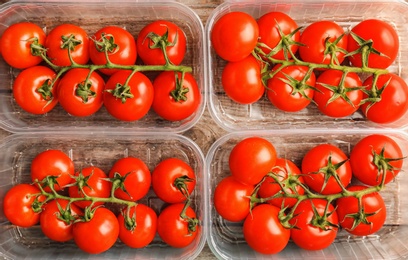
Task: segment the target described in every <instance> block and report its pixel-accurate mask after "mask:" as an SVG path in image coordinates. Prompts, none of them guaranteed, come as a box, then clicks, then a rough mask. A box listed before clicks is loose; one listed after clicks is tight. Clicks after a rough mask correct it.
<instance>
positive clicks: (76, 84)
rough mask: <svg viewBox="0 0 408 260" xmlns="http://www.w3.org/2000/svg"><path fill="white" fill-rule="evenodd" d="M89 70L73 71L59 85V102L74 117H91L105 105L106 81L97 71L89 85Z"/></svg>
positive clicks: (91, 77) (93, 73) (92, 75)
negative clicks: (104, 91)
mask: <svg viewBox="0 0 408 260" xmlns="http://www.w3.org/2000/svg"><path fill="white" fill-rule="evenodd" d="M89 73H90V70H89V69H71V70H69V71H68V72H67V73H66V74H65V75H64V77H63V78H62V79H61V80H60V82H59V84H58V97H59V99H58V101H59V103H60V105H61V106H62V107H63V108H64V110H65V111H67V112H68V113H69V114H71V115H73V116H81V117H82V116H90V115H92V114H94V113H96V112H97V111H98V110H99V109H100V108H101V107H102V105H103V90H104V87H105V81H104V80H103V78H102V77H101V76H100V75H99V74H98V73H97V72H95V71H93V72H92V74H91V76H90V77H89V79H88V80H89V81H88V82H87V84H86V83H85V80H86V79H87V77H88V75H89Z"/></svg>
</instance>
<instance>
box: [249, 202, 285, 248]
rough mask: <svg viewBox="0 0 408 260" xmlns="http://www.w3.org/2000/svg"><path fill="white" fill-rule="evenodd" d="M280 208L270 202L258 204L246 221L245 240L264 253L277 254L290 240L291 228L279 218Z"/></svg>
mask: <svg viewBox="0 0 408 260" xmlns="http://www.w3.org/2000/svg"><path fill="white" fill-rule="evenodd" d="M279 211H280V208H278V207H276V206H272V205H269V204H260V205H258V206H256V207H255V208H254V209H253V210H252V213H251V214H250V215H248V216H247V217H246V219H245V221H244V226H243V233H244V238H245V241H246V242H247V243H248V245H249V246H250V247H251V248H252V249H254V250H255V251H257V252H259V253H262V254H276V253H279V252H280V251H282V250H283V249H284V248H285V247H286V245H287V244H288V242H289V238H290V230H289V229H287V228H285V227H284V226H282V224H281V223H280V220H279V217H278V215H279Z"/></svg>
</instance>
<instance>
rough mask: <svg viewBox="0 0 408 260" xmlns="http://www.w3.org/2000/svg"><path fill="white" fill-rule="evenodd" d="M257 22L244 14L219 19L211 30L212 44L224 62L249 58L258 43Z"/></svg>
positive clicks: (224, 16)
mask: <svg viewBox="0 0 408 260" xmlns="http://www.w3.org/2000/svg"><path fill="white" fill-rule="evenodd" d="M258 36H259V28H258V24H257V23H256V20H255V19H254V18H253V17H252V16H250V15H249V14H247V13H244V12H230V13H227V14H225V15H223V16H222V17H221V18H220V19H218V20H217V21H216V22H215V24H214V26H213V28H212V30H211V36H210V37H211V43H212V47H213V48H214V50H215V52H216V53H217V54H218V55H219V56H220V57H221V58H223V59H224V60H227V61H239V60H242V59H244V58H245V57H248V55H249V54H251V52H252V51H253V50H254V48H255V46H256V44H257V43H258Z"/></svg>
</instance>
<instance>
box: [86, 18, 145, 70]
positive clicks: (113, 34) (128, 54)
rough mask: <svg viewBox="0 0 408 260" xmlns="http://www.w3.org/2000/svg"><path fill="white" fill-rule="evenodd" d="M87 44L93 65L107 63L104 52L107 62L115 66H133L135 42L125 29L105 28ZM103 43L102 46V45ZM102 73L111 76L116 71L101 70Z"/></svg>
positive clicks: (135, 56) (135, 57)
mask: <svg viewBox="0 0 408 260" xmlns="http://www.w3.org/2000/svg"><path fill="white" fill-rule="evenodd" d="M91 39H92V40H93V41H92V42H91V43H90V44H89V56H90V58H91V61H92V63H93V64H96V65H105V64H106V63H107V60H106V55H105V52H107V54H108V58H109V61H110V62H111V63H114V64H116V65H133V64H135V62H136V59H137V49H136V41H135V39H134V38H133V36H132V35H131V34H130V33H129V32H128V31H126V30H125V29H123V28H121V27H117V26H106V27H104V28H102V29H100V30H99V31H97V32H96V33H95V34H94V35H93V36H92V38H91ZM102 43H104V45H102ZM100 71H101V72H102V73H104V74H106V75H112V74H113V73H115V72H117V71H118V69H101V70H100Z"/></svg>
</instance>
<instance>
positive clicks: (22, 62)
mask: <svg viewBox="0 0 408 260" xmlns="http://www.w3.org/2000/svg"><path fill="white" fill-rule="evenodd" d="M45 38H46V35H45V32H44V31H43V29H41V27H39V26H38V25H36V24H33V23H30V22H21V23H15V24H13V25H11V26H9V27H8V28H7V29H6V30H5V31H4V32H3V35H2V36H1V41H0V49H1V54H2V55H3V58H4V60H5V61H6V62H7V64H9V65H10V66H12V67H14V68H17V69H25V68H29V67H32V66H35V65H38V64H39V63H40V62H41V61H42V58H41V57H40V56H38V55H33V53H32V51H31V44H33V43H34V44H37V45H44V42H45Z"/></svg>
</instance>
